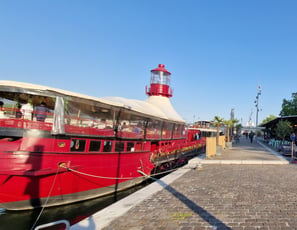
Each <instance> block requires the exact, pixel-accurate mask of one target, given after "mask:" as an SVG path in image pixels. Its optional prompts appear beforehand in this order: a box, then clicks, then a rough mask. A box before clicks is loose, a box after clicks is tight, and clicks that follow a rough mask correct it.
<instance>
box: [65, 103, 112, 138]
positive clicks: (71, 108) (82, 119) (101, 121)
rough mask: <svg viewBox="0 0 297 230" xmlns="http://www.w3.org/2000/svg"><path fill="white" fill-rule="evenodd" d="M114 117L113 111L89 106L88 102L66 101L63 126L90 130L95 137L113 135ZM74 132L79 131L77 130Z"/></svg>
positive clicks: (98, 106)
mask: <svg viewBox="0 0 297 230" xmlns="http://www.w3.org/2000/svg"><path fill="white" fill-rule="evenodd" d="M116 116H117V114H116V112H115V111H114V110H112V109H110V108H105V107H102V106H100V105H98V104H96V103H93V104H91V103H90V102H89V101H67V102H66V103H65V124H67V125H71V126H74V127H75V126H77V127H80V128H92V131H93V132H94V134H95V135H100V134H102V135H104V136H110V135H113V134H114V133H113V129H114V118H115V117H116ZM107 130H109V131H110V132H107ZM72 131H73V130H72ZM80 131H81V129H80ZM90 131H91V130H89V132H90ZM100 131H102V132H101V133H100ZM104 131H105V132H104ZM76 132H79V130H78V129H77V130H76Z"/></svg>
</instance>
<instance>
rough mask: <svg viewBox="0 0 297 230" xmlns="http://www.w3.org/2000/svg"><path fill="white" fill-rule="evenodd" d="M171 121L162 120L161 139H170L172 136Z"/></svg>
mask: <svg viewBox="0 0 297 230" xmlns="http://www.w3.org/2000/svg"><path fill="white" fill-rule="evenodd" d="M172 129H173V123H169V122H164V123H163V129H162V139H170V138H171V136H172Z"/></svg>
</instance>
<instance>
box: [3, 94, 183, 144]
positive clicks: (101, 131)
mask: <svg viewBox="0 0 297 230" xmlns="http://www.w3.org/2000/svg"><path fill="white" fill-rule="evenodd" d="M0 98H2V99H1V100H2V101H3V102H4V106H3V113H5V115H6V118H22V119H29V120H32V119H33V118H34V117H35V116H34V115H35V113H34V112H32V111H30V113H32V114H31V115H30V116H25V114H26V111H20V109H19V108H20V107H21V106H22V105H24V104H25V103H26V102H29V103H30V104H31V106H32V107H34V108H35V107H36V106H37V105H39V104H40V103H41V102H44V103H45V104H46V108H47V109H48V112H47V113H44V114H43V116H44V117H45V119H44V121H45V122H46V123H53V113H54V110H57V111H59V109H61V108H55V102H56V98H55V97H49V96H41V95H31V94H25V93H17V92H0ZM71 99H72V100H66V99H65V98H64V99H63V101H64V108H62V110H64V123H65V125H66V129H65V130H66V132H73V133H78V132H80V131H79V130H78V129H73V127H74V128H76V127H77V128H79V129H80V130H81V128H86V129H88V130H89V132H98V133H97V135H104V136H111V135H112V134H113V130H114V129H115V127H117V131H118V135H119V136H121V137H124V138H125V137H127V138H131V137H132V138H144V135H145V133H146V137H147V138H149V139H160V138H162V139H170V138H172V137H173V138H179V137H182V136H184V135H185V130H184V125H183V124H173V123H170V122H165V121H160V120H150V119H149V118H148V117H142V116H139V115H137V114H133V113H131V112H130V111H127V110H122V111H118V110H115V109H114V108H112V107H106V106H103V105H102V104H101V103H99V102H94V101H90V100H83V99H78V98H71ZM19 112H21V113H22V115H21V116H19V115H18V114H19ZM28 117H29V118H28ZM3 118H4V117H3ZM116 118H117V121H116V120H115V119H116Z"/></svg>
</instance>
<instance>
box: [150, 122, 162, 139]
mask: <svg viewBox="0 0 297 230" xmlns="http://www.w3.org/2000/svg"><path fill="white" fill-rule="evenodd" d="M161 130H162V121H158V120H150V121H148V124H147V132H146V137H147V139H160V138H161Z"/></svg>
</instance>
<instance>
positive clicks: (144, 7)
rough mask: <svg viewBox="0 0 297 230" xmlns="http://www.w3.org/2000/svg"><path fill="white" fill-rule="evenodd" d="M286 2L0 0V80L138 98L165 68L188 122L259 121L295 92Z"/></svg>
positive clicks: (296, 69) (290, 6)
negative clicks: (155, 72) (160, 67)
mask: <svg viewBox="0 0 297 230" xmlns="http://www.w3.org/2000/svg"><path fill="white" fill-rule="evenodd" d="M296 10H297V1H296V0H285V1H283V0H278V1H275V0H246V1H238V0H178V1H177V0H118V1H115V0H104V1H103V0H102V1H100V0H62V1H61V0H34V1H33V0H26V1H24V0H9V1H5V0H0V28H1V29H0V76H1V77H0V78H1V79H2V80H14V81H23V82H29V83H35V84H42V85H47V86H51V87H55V88H61V89H65V90H70V91H74V92H79V93H83V94H87V95H91V96H96V97H105V96H119V97H124V98H129V99H138V100H145V99H146V98H147V96H146V95H145V86H146V85H149V81H150V70H151V69H154V68H156V67H157V66H158V64H160V63H162V64H165V67H166V68H167V70H168V71H170V72H171V73H172V78H171V87H172V88H173V89H174V95H173V97H172V98H171V99H170V100H171V103H172V105H173V106H174V108H175V109H176V111H177V112H178V113H179V114H180V115H181V116H182V117H183V118H184V119H185V120H186V121H188V122H192V121H193V119H195V120H197V119H200V120H212V119H213V117H214V116H215V115H217V116H220V117H223V118H225V119H230V112H231V109H232V108H234V111H235V118H237V119H238V120H240V121H242V124H243V125H245V124H246V122H247V121H248V120H249V116H250V114H251V112H252V111H253V114H252V121H253V122H255V119H256V107H255V104H254V101H255V99H256V95H257V89H258V85H261V88H262V94H261V96H260V101H259V108H260V111H259V122H261V121H262V120H263V119H265V118H266V117H268V116H269V115H271V114H272V115H276V116H278V115H279V112H280V110H281V104H282V100H283V99H291V94H292V93H293V92H297V13H296V12H297V11H296Z"/></svg>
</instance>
